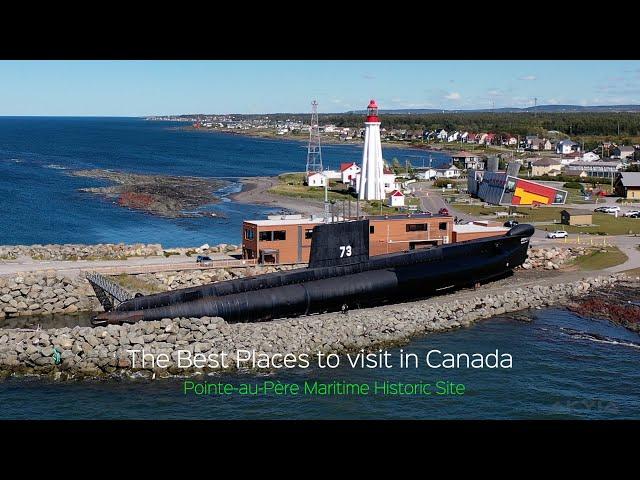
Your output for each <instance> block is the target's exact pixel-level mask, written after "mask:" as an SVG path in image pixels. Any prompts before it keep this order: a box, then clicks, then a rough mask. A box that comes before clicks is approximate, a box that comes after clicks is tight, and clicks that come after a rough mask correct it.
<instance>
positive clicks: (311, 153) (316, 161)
mask: <svg viewBox="0 0 640 480" xmlns="http://www.w3.org/2000/svg"><path fill="white" fill-rule="evenodd" d="M306 172H307V175H309V174H310V173H315V172H322V151H321V150H320V128H319V126H318V102H316V101H315V100H314V101H313V102H311V125H310V127H309V148H308V149H307V168H306Z"/></svg>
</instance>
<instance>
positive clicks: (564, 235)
mask: <svg viewBox="0 0 640 480" xmlns="http://www.w3.org/2000/svg"><path fill="white" fill-rule="evenodd" d="M568 236H569V234H568V233H567V232H565V231H564V230H556V231H555V232H549V233H547V238H567V237H568Z"/></svg>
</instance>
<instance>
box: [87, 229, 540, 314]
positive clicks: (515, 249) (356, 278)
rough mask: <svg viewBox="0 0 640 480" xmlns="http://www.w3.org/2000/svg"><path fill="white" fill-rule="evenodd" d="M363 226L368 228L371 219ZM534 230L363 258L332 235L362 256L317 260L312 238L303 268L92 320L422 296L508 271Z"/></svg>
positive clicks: (302, 310) (323, 307) (306, 309)
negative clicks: (306, 264)
mask: <svg viewBox="0 0 640 480" xmlns="http://www.w3.org/2000/svg"><path fill="white" fill-rule="evenodd" d="M351 223H359V222H351ZM343 225H344V224H343ZM326 227H328V226H326ZM316 228H318V227H316ZM362 231H366V232H367V234H368V222H366V230H365V229H362ZM533 232H534V228H533V227H532V226H530V225H518V226H516V227H514V228H512V229H511V230H510V231H509V232H507V234H505V235H502V236H496V237H490V238H485V239H480V240H471V241H467V242H461V243H456V244H448V245H443V246H439V247H434V248H431V249H424V250H412V251H408V252H401V253H394V254H387V255H380V256H375V257H368V246H367V247H365V246H364V243H365V242H364V240H363V241H361V242H360V243H358V239H356V240H354V239H353V238H351V239H349V238H347V239H346V240H345V239H340V238H339V236H337V237H336V239H334V240H335V241H334V243H336V242H337V243H336V245H337V244H338V243H344V242H345V241H347V242H351V243H353V244H355V245H357V246H359V247H362V250H366V252H364V254H363V256H364V258H362V257H356V258H355V259H353V260H351V259H344V258H343V257H341V258H337V259H334V260H332V259H331V257H330V255H331V252H332V251H333V248H331V246H329V247H328V248H326V249H325V248H324V247H326V246H324V247H323V250H322V251H321V253H319V254H316V255H315V259H314V250H313V245H312V255H311V260H310V266H309V267H308V268H303V269H297V270H291V271H287V272H277V273H272V274H266V275H259V276H256V277H252V278H245V279H236V280H229V281H224V282H218V283H215V284H210V285H204V286H201V287H194V288H187V289H181V290H177V291H174V292H167V293H162V294H155V295H149V296H143V297H138V298H134V299H132V300H129V301H127V302H124V303H123V304H121V305H120V306H119V307H118V308H117V309H116V310H113V311H110V312H105V313H102V314H100V315H98V316H97V317H96V318H95V319H94V323H96V324H105V323H124V322H136V321H139V320H159V319H162V318H176V317H202V316H210V317H222V318H224V319H225V320H226V321H228V322H251V321H265V320H272V319H275V318H284V317H294V316H300V315H308V314H313V313H322V312H327V311H335V310H339V309H342V308H344V307H345V306H346V307H348V308H354V307H362V306H372V305H378V304H383V303H388V302H393V301H402V300H406V299H411V298H419V297H426V296H430V295H434V294H437V293H438V292H439V291H441V290H443V289H449V288H455V287H464V286H469V285H474V284H476V283H478V282H483V281H486V280H490V279H492V278H496V277H499V276H502V275H505V274H507V273H509V272H511V271H512V270H513V268H515V267H517V266H519V265H521V264H522V263H524V261H525V260H526V258H527V250H528V246H529V238H530V237H531V235H533ZM314 235H315V233H314ZM325 250H326V251H327V252H329V254H328V255H329V256H327V253H326V252H325ZM317 251H318V250H317V249H316V252H317ZM313 265H316V266H313ZM317 265H320V266H317Z"/></svg>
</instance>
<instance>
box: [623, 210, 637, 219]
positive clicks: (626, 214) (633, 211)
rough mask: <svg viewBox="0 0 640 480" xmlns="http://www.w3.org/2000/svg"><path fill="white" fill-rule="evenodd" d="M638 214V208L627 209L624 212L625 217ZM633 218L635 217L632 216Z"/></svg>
mask: <svg viewBox="0 0 640 480" xmlns="http://www.w3.org/2000/svg"><path fill="white" fill-rule="evenodd" d="M639 214H640V210H629V211H628V212H626V213H625V214H624V216H625V217H633V216H634V215H639ZM633 218H637V217H633Z"/></svg>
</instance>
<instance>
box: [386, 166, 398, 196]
mask: <svg viewBox="0 0 640 480" xmlns="http://www.w3.org/2000/svg"><path fill="white" fill-rule="evenodd" d="M382 183H383V185H384V193H389V192H393V191H394V190H398V189H400V185H399V184H398V182H397V180H396V174H395V173H393V172H392V171H391V170H389V169H386V168H385V169H384V170H383V173H382Z"/></svg>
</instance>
